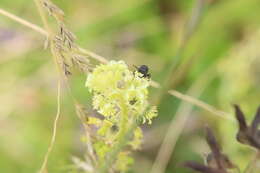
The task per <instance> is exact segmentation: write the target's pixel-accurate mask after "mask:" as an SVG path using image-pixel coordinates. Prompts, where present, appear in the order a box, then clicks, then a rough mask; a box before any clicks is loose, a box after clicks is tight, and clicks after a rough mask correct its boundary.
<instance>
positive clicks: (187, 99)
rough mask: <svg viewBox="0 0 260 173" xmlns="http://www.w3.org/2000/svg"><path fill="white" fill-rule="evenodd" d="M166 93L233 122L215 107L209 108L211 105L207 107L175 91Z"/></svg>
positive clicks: (205, 104)
mask: <svg viewBox="0 0 260 173" xmlns="http://www.w3.org/2000/svg"><path fill="white" fill-rule="evenodd" d="M168 93H169V94H170V95H172V96H175V97H177V98H179V99H181V100H184V101H186V102H189V103H192V104H194V105H196V106H198V107H200V108H202V109H205V110H207V111H208V112H210V113H212V114H215V115H217V116H219V117H221V118H224V119H227V120H230V121H232V122H235V119H234V118H233V117H232V116H231V114H229V113H227V112H224V111H221V110H218V109H216V108H215V107H213V106H211V105H209V104H207V103H205V102H203V101H200V100H198V99H196V98H194V97H191V96H188V95H185V94H182V93H180V92H178V91H175V90H170V91H168Z"/></svg>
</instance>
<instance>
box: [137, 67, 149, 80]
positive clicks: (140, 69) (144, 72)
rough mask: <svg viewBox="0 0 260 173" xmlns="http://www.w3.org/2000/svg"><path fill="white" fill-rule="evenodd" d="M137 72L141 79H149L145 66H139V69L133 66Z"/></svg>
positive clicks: (147, 69) (147, 68)
mask: <svg viewBox="0 0 260 173" xmlns="http://www.w3.org/2000/svg"><path fill="white" fill-rule="evenodd" d="M135 68H136V69H137V71H138V72H139V73H141V74H142V75H143V76H142V77H143V78H148V79H150V78H151V74H150V73H149V67H148V66H147V65H140V66H139V67H137V66H135Z"/></svg>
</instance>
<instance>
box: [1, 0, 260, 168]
mask: <svg viewBox="0 0 260 173" xmlns="http://www.w3.org/2000/svg"><path fill="white" fill-rule="evenodd" d="M53 2H55V3H56V4H57V5H58V6H59V7H60V8H62V9H63V10H64V12H65V14H66V24H67V25H68V27H69V28H70V30H71V31H73V32H74V33H75V35H76V36H77V38H78V39H77V43H78V44H79V45H81V46H82V47H84V48H87V49H88V50H91V51H93V52H95V53H97V54H99V55H102V56H103V57H105V58H107V59H116V60H119V59H121V60H125V61H126V62H127V63H128V64H130V65H140V64H146V65H148V66H149V67H150V70H151V73H152V78H153V79H154V80H156V81H159V82H161V81H163V80H164V79H165V75H166V71H167V69H169V66H170V65H169V64H171V63H172V62H174V63H176V64H177V66H176V70H175V72H174V73H173V74H172V76H171V78H170V80H171V88H174V89H176V90H178V91H180V92H182V93H187V92H188V91H189V89H190V88H191V87H193V86H194V85H198V87H199V88H203V90H202V91H201V93H198V92H196V91H193V92H189V94H190V95H194V96H196V97H197V98H199V99H201V100H202V101H203V102H205V103H208V104H210V105H213V106H214V107H216V108H217V109H219V110H223V111H225V112H228V113H230V116H233V109H232V104H234V103H237V104H239V105H241V107H242V109H243V110H244V112H245V113H246V116H247V119H248V120H251V119H252V117H253V115H254V113H255V111H256V109H257V107H258V106H259V104H260V89H259V86H260V48H259V46H260V20H259V15H260V5H259V4H260V1H259V0H71V1H68V0H53ZM0 8H2V9H5V10H7V11H9V12H11V13H13V14H15V15H18V16H19V17H21V18H23V19H26V20H28V21H30V22H32V23H35V24H37V25H39V26H42V23H41V20H40V17H39V15H38V12H37V10H36V8H35V5H34V3H33V1H28V0H11V1H10V0H1V1H0ZM53 23H54V22H53ZM44 41H45V38H44V37H43V36H42V35H40V34H39V33H37V32H35V31H33V30H31V29H30V28H27V27H24V26H22V25H20V24H18V23H16V22H14V21H12V20H10V19H8V18H6V17H4V16H2V15H0V52H1V55H0V81H1V83H0V127H1V130H0V172H3V173H16V172H17V173H18V172H19V173H30V172H36V171H37V170H38V169H39V168H40V166H41V163H42V160H43V157H44V154H45V152H46V150H47V147H48V144H49V141H50V138H51V135H52V125H53V120H54V116H55V112H56V107H57V105H56V95H57V89H56V88H57V72H56V70H55V66H54V63H53V61H52V57H51V54H50V52H49V50H44V49H43V45H44ZM85 78H86V76H85V75H82V74H81V73H79V72H76V73H74V74H73V76H71V77H70V84H71V86H72V92H73V94H74V96H75V97H76V98H77V99H78V100H80V101H81V103H83V104H86V105H89V100H90V96H89V93H88V90H87V88H85V87H84V83H85ZM157 91H158V90H156V89H151V93H150V100H151V102H153V101H154V100H156V98H155V96H156V93H157ZM186 106H189V105H185V104H184V105H183V102H182V101H181V100H179V99H178V98H175V97H173V96H169V95H165V96H164V98H163V99H162V102H161V103H160V104H159V116H158V117H157V119H156V120H155V121H154V123H153V124H152V125H151V126H149V127H148V126H146V127H144V131H145V140H144V143H143V149H142V150H140V151H137V152H135V154H134V157H135V159H136V163H135V165H134V166H133V168H132V170H131V171H130V172H136V173H138V172H140V173H141V172H142V173H143V172H149V170H150V169H151V166H152V164H153V162H154V160H155V158H156V155H157V152H158V149H159V147H160V144H161V141H162V139H163V137H164V135H165V133H166V132H167V127H168V126H169V124H170V122H171V120H172V119H173V118H174V116H175V115H176V112H179V113H183V112H185V111H180V107H182V109H184V110H185V107H186ZM186 114H188V116H189V117H188V121H187V122H186V125H185V127H184V128H183V133H182V134H181V136H180V138H179V139H178V141H177V144H176V146H175V148H174V151H173V154H172V157H171V159H170V161H169V163H168V166H167V169H166V173H177V172H178V173H180V172H181V173H191V172H192V171H190V170H188V169H186V168H182V167H181V166H180V164H181V163H182V162H183V161H185V160H198V161H200V162H203V157H204V154H205V153H206V152H207V151H208V146H207V145H206V143H205V140H204V133H203V131H204V130H203V127H204V125H205V124H209V126H211V127H212V129H214V132H215V133H216V136H217V138H218V139H219V141H220V143H221V144H222V145H223V146H224V147H223V150H224V151H225V152H226V153H228V155H229V156H230V157H231V159H232V160H234V162H236V163H237V164H238V165H239V167H241V168H244V167H245V166H246V164H247V162H248V161H249V160H250V158H251V157H252V155H253V154H254V151H252V150H251V149H249V148H247V147H245V146H242V145H240V144H239V143H237V142H236V141H235V137H234V136H235V133H236V124H235V123H233V122H230V121H228V120H226V119H223V118H221V117H218V116H216V115H215V114H213V113H210V112H208V111H205V110H204V109H201V108H198V107H196V106H195V107H193V108H192V109H191V110H189V111H187V112H185V116H186ZM81 136H82V126H81V123H80V121H79V120H78V118H77V116H76V113H75V110H74V105H73V102H72V99H71V97H70V95H69V94H68V92H67V91H66V89H65V88H64V90H63V95H62V117H61V120H60V121H59V125H58V133H57V140H56V143H55V146H54V149H53V152H52V154H51V156H50V160H49V165H48V168H49V172H53V173H55V172H57V173H60V172H73V162H72V161H71V158H72V156H77V157H82V156H83V154H82V153H83V152H84V147H85V146H84V144H83V143H82V141H81Z"/></svg>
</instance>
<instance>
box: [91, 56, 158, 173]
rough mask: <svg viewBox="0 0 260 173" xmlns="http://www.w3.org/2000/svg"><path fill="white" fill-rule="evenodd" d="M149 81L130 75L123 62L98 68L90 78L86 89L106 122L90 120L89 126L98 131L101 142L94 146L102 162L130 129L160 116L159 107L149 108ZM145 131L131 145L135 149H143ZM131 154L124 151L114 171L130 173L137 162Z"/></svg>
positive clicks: (132, 140) (133, 137)
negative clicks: (128, 169) (128, 172)
mask: <svg viewBox="0 0 260 173" xmlns="http://www.w3.org/2000/svg"><path fill="white" fill-rule="evenodd" d="M149 84H150V81H149V78H146V77H144V76H143V74H141V73H139V72H138V71H134V72H133V71H130V70H129V69H128V66H127V65H126V64H125V63H124V62H123V61H110V62H109V63H108V64H102V65H98V66H97V67H96V68H95V69H94V70H93V72H92V73H90V74H88V77H87V81H86V86H87V87H88V88H89V91H90V92H91V93H92V94H93V101H92V104H93V107H94V109H95V110H97V112H98V113H99V114H101V116H102V118H99V117H88V124H90V125H94V126H95V127H96V129H97V131H96V135H97V136H98V139H97V140H95V141H94V142H93V143H94V144H93V146H94V149H95V151H96V154H97V157H98V160H101V161H102V160H104V159H106V157H107V153H109V152H110V151H111V149H112V148H113V147H114V146H115V144H116V143H117V142H118V140H119V138H120V137H121V136H123V135H125V133H126V130H127V129H129V127H130V125H131V124H133V123H136V121H137V120H140V119H141V122H143V123H146V122H147V123H148V124H151V119H152V118H154V117H156V116H157V110H156V108H155V107H149V104H148V101H147V99H148V87H149ZM142 137H143V135H142V130H141V128H140V127H137V128H136V129H135V130H134V132H133V135H132V137H131V139H130V140H129V141H128V145H129V146H131V148H132V149H134V150H135V149H138V148H140V144H141V140H142ZM128 155H129V151H121V152H120V153H119V154H118V157H117V160H116V161H115V164H114V169H115V170H118V171H120V172H124V171H126V170H127V166H128V165H129V164H131V163H132V162H133V160H132V158H130V157H129V156H128Z"/></svg>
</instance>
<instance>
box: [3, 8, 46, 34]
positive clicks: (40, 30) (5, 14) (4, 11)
mask: <svg viewBox="0 0 260 173" xmlns="http://www.w3.org/2000/svg"><path fill="white" fill-rule="evenodd" d="M0 14H2V15H3V16H6V17H8V18H10V19H12V20H14V21H16V22H18V23H20V24H22V25H24V26H27V27H28V28H31V29H33V30H34V31H37V32H39V33H41V34H42V35H45V36H48V32H46V31H45V30H44V29H43V28H41V27H39V26H38V25H35V24H33V23H31V22H28V21H27V20H24V19H22V18H20V17H18V16H16V15H13V14H12V13H9V12H7V11H6V10H4V9H1V8H0Z"/></svg>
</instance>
